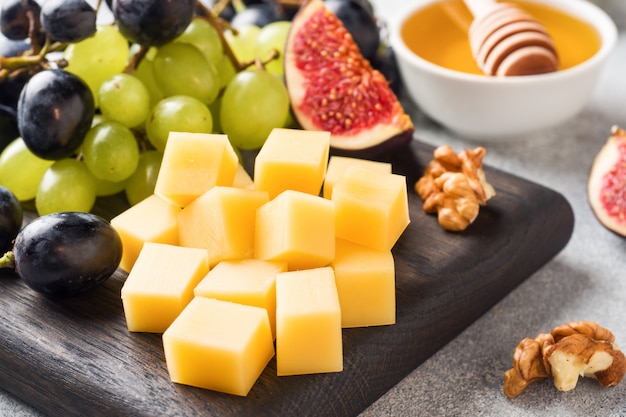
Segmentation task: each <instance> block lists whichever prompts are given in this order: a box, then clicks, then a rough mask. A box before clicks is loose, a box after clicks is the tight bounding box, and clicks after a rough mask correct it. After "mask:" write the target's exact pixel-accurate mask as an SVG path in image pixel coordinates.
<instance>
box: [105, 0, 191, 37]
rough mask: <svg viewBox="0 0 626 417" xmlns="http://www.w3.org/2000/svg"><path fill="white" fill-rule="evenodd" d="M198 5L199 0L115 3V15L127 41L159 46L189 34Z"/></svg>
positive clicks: (138, 0)
mask: <svg viewBox="0 0 626 417" xmlns="http://www.w3.org/2000/svg"><path fill="white" fill-rule="evenodd" d="M195 6H196V1H195V0H170V1H162V0H113V16H114V17H115V21H116V23H117V26H118V28H119V31H120V32H121V33H122V35H124V36H125V37H126V39H128V40H130V41H131V42H135V43H138V44H140V45H144V46H159V45H163V44H165V43H168V42H170V41H172V40H174V39H175V38H177V37H178V36H179V35H180V34H182V33H183V32H184V31H185V29H186V28H187V26H188V25H189V23H190V22H191V19H193V16H194V12H195Z"/></svg>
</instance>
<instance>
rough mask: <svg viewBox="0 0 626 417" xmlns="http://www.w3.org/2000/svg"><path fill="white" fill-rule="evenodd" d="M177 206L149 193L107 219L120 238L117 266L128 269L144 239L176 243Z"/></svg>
mask: <svg viewBox="0 0 626 417" xmlns="http://www.w3.org/2000/svg"><path fill="white" fill-rule="evenodd" d="M179 212H180V207H178V206H176V205H174V204H172V203H170V202H169V201H165V200H163V199H162V198H161V197H159V196H157V195H154V194H153V195H151V196H150V197H148V198H146V199H145V200H143V201H141V202H139V203H137V204H135V205H134V206H132V207H130V208H128V209H127V210H126V211H124V212H122V213H120V214H119V215H117V216H116V217H114V218H113V219H111V225H112V226H113V227H114V228H115V230H117V233H118V234H119V235H120V238H121V239H122V246H123V252H122V260H121V262H120V267H121V268H122V269H123V270H125V271H126V272H128V271H130V270H131V268H132V267H133V265H134V264H135V261H136V260H137V256H139V252H140V251H141V248H142V247H143V244H144V243H145V242H157V243H166V244H169V245H178V213H179Z"/></svg>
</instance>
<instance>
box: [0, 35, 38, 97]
mask: <svg viewBox="0 0 626 417" xmlns="http://www.w3.org/2000/svg"><path fill="white" fill-rule="evenodd" d="M29 49H30V44H29V43H28V42H27V41H25V40H19V41H15V40H11V39H7V38H5V37H4V36H0V56H3V57H6V58H11V57H16V56H20V55H22V53H23V52H25V51H28V50H29ZM30 77H31V75H30V74H29V73H28V71H22V72H20V73H13V74H9V75H8V76H7V77H6V78H5V79H4V80H2V81H0V104H4V105H5V106H8V107H11V108H13V109H16V108H17V100H18V98H19V97H20V92H21V91H22V88H23V87H24V84H26V82H27V81H28V80H29V79H30Z"/></svg>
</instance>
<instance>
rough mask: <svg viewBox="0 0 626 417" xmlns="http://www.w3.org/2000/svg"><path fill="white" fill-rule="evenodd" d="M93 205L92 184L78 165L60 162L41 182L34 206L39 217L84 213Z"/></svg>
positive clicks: (85, 170)
mask: <svg viewBox="0 0 626 417" xmlns="http://www.w3.org/2000/svg"><path fill="white" fill-rule="evenodd" d="M95 202H96V182H95V179H94V177H93V175H91V173H90V172H89V170H88V169H87V167H86V166H85V164H83V163H82V162H80V161H78V160H76V159H69V158H66V159H61V160H58V161H55V162H54V164H52V166H51V167H50V168H48V169H47V170H46V172H45V174H44V175H43V178H42V179H41V183H40V184H39V189H38V190H37V195H36V196H35V207H36V208H37V213H39V215H40V216H43V215H46V214H50V213H56V212H59V211H81V212H84V213H88V212H89V211H91V209H92V208H93V205H94V204H95Z"/></svg>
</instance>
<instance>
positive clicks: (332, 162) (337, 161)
mask: <svg viewBox="0 0 626 417" xmlns="http://www.w3.org/2000/svg"><path fill="white" fill-rule="evenodd" d="M355 165H356V166H360V167H362V168H368V169H373V170H375V171H378V172H386V173H388V174H391V164H390V163H387V162H378V161H371V160H369V159H359V158H350V157H347V156H337V155H333V156H331V157H330V159H329V160H328V168H327V169H326V178H324V189H323V194H322V195H323V196H324V198H328V199H329V200H330V198H331V196H332V194H333V187H334V186H335V184H336V183H337V181H339V179H340V178H341V176H342V175H343V173H344V171H345V170H346V169H347V168H348V167H349V166H355Z"/></svg>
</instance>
